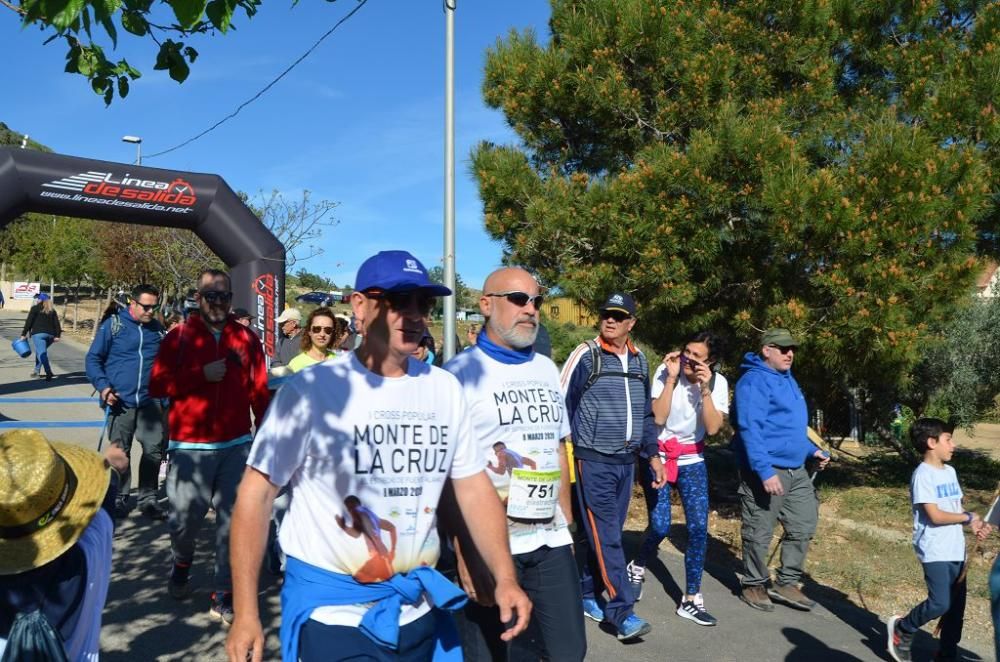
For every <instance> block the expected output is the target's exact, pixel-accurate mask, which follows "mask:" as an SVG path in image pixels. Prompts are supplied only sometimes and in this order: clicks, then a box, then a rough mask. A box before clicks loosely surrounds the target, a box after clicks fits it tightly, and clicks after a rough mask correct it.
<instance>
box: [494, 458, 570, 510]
mask: <svg viewBox="0 0 1000 662" xmlns="http://www.w3.org/2000/svg"><path fill="white" fill-rule="evenodd" d="M561 477H562V473H561V472H560V471H558V470H556V471H531V470H529V469H514V470H512V471H511V474H510V491H509V494H508V497H507V517H511V518H514V519H541V520H547V519H552V518H553V517H555V514H556V505H557V504H558V503H559V480H560V478H561Z"/></svg>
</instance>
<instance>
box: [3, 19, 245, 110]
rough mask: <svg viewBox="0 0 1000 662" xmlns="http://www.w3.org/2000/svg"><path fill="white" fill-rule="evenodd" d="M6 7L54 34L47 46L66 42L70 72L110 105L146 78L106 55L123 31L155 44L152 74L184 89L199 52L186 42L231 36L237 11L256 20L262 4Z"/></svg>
mask: <svg viewBox="0 0 1000 662" xmlns="http://www.w3.org/2000/svg"><path fill="white" fill-rule="evenodd" d="M2 4H3V5H4V6H6V7H7V8H8V9H11V10H13V11H15V12H17V13H18V14H19V15H20V16H21V21H22V25H23V26H24V27H28V26H31V25H35V26H38V27H39V28H40V29H41V30H42V31H43V32H45V33H48V34H51V36H50V38H49V41H52V40H54V39H61V40H63V41H65V43H66V49H67V50H66V71H67V72H69V73H75V74H80V75H82V76H84V77H86V78H87V80H88V81H90V86H91V88H92V89H93V90H94V92H96V93H97V94H100V95H101V96H103V97H104V102H105V103H106V104H110V103H111V102H112V101H113V100H114V98H115V95H116V94H117V96H119V97H121V98H125V96H127V95H128V92H129V81H130V80H135V79H136V78H139V77H140V76H141V75H142V74H141V73H140V72H139V70H138V69H136V68H135V67H133V66H132V65H131V64H129V63H128V62H127V61H126V60H125V59H124V58H122V59H120V60H118V61H117V62H114V61H112V60H111V59H109V58H108V56H107V54H106V53H105V45H107V44H108V43H110V45H111V47H112V49H113V48H115V47H116V46H117V45H118V35H119V28H120V29H121V30H123V31H124V33H126V34H129V35H132V36H133V37H137V38H142V39H148V40H150V41H151V42H153V43H154V44H155V45H156V48H157V52H156V61H155V64H154V66H153V68H154V69H156V70H158V71H166V72H167V73H168V74H169V75H170V77H171V78H172V79H174V80H175V81H177V82H178V83H183V82H184V81H185V80H186V79H187V77H188V74H189V73H190V71H191V67H190V65H191V64H194V61H195V60H196V59H197V58H198V51H196V50H195V49H194V48H192V47H191V46H190V45H188V44H186V43H185V41H182V40H186V39H189V38H190V37H192V36H194V35H200V34H210V33H215V32H222V33H226V32H228V31H229V30H230V29H233V28H234V26H233V19H234V15H235V14H236V12H237V10H241V11H242V12H243V13H244V14H246V16H247V17H248V18H252V17H253V16H254V14H256V13H257V9H258V7H259V6H260V4H261V0H159V1H158V2H154V0H20V1H19V2H18V3H17V4H14V3H13V2H11V3H8V2H4V3H2ZM95 35H96V36H97V38H95ZM101 42H103V44H104V45H102V43H101Z"/></svg>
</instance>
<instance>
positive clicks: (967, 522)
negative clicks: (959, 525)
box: [965, 510, 973, 526]
mask: <svg viewBox="0 0 1000 662" xmlns="http://www.w3.org/2000/svg"><path fill="white" fill-rule="evenodd" d="M972 520H973V517H972V513H970V512H969V511H968V510H966V511H965V525H966V526H969V525H970V524H972Z"/></svg>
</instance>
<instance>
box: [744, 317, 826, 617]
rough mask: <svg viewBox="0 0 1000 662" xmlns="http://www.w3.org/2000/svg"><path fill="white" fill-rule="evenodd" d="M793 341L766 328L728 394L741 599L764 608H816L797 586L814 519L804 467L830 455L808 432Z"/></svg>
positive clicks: (815, 508)
mask: <svg viewBox="0 0 1000 662" xmlns="http://www.w3.org/2000/svg"><path fill="white" fill-rule="evenodd" d="M797 347H798V342H796V340H795V338H793V337H792V334H791V333H790V332H789V331H788V330H787V329H768V330H767V331H765V332H764V335H763V336H762V337H761V350H760V353H759V354H754V353H753V352H749V353H747V355H746V356H745V357H744V358H743V365H742V366H740V369H741V373H742V374H741V376H740V378H739V381H737V382H736V394H735V398H734V400H733V412H734V413H733V417H732V420H733V421H734V423H735V429H736V434H735V436H734V437H733V450H734V451H736V453H737V455H738V457H739V458H740V488H739V495H740V504H741V511H742V518H743V532H742V537H743V564H744V573H743V581H742V584H743V590H742V593H741V596H740V599H741V600H743V601H744V602H746V603H747V604H748V605H750V606H751V607H753V608H754V609H760V610H762V611H774V604H773V603H772V602H771V600H775V601H777V602H781V603H783V604H786V605H788V606H790V607H793V608H796V609H801V610H804V611H808V610H810V609H812V608H813V607H814V606H816V603H815V602H814V601H812V600H810V599H809V598H807V597H806V596H805V595H804V594H803V593H802V591H801V590H800V589H799V585H798V582H799V580H800V579H801V578H802V570H803V567H804V566H805V560H806V552H807V551H808V549H809V541H810V540H812V537H813V534H814V533H815V532H816V522H817V519H818V518H819V500H818V498H817V496H816V490H815V488H814V487H813V483H812V480H811V478H810V476H809V473H808V472H807V471H806V466H805V465H806V462H808V461H810V460H812V459H813V458H815V461H816V462H817V463H818V469H823V468H825V467H826V464H827V462H829V456H827V455H826V454H825V453H824V452H823V451H821V450H820V449H819V448H817V447H816V446H815V445H814V444H813V443H812V442H811V441H809V438H808V436H807V435H806V427H807V425H808V420H809V416H808V413H807V411H806V401H805V398H804V397H803V396H802V390H801V389H799V385H798V383H797V382H796V381H795V378H794V377H793V376H792V362H793V361H794V359H795V350H796V348H797ZM778 520H780V521H781V523H782V525H783V526H784V528H785V536H784V539H783V541H782V544H781V567H779V568H778V573H777V577H776V582H775V585H774V587H773V588H767V583H768V580H769V579H770V573H769V572H768V568H767V550H768V547H769V546H770V544H771V537H772V535H773V534H774V525H775V523H776V522H777V521H778Z"/></svg>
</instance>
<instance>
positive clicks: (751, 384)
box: [732, 352, 819, 481]
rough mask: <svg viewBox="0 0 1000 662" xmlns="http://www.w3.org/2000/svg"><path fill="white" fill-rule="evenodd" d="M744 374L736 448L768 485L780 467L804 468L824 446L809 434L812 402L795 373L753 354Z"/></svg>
mask: <svg viewBox="0 0 1000 662" xmlns="http://www.w3.org/2000/svg"><path fill="white" fill-rule="evenodd" d="M740 372H741V376H740V378H739V381H737V382H736V394H735V397H734V398H733V416H732V420H733V421H734V427H735V429H736V434H735V435H734V436H733V450H735V451H736V452H737V453H738V454H739V456H740V462H741V464H742V465H743V467H745V468H746V467H749V468H750V469H753V471H754V472H755V473H756V474H757V475H758V476H760V479H761V480H762V481H764V480H767V479H768V478H770V477H771V476H773V475H774V474H775V472H774V468H775V467H783V468H789V469H790V468H794V467H801V466H802V465H803V464H805V462H806V460H807V459H809V458H810V457H811V456H812V455H813V454H814V453H815V452H816V451H818V450H819V448H817V447H816V446H815V445H814V444H813V443H812V442H811V441H809V438H808V437H807V436H806V426H807V425H808V424H809V415H808V413H807V411H806V401H805V398H804V397H803V396H802V390H801V389H799V385H798V382H796V381H795V378H794V377H792V371H791V370H789V371H788V372H778V371H777V370H775V369H774V368H772V367H770V366H769V365H767V364H766V363H765V362H764V359H763V358H761V357H760V355H758V354H754V353H753V352H749V353H747V354H746V356H744V357H743V365H741V366H740Z"/></svg>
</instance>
